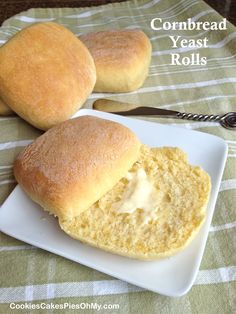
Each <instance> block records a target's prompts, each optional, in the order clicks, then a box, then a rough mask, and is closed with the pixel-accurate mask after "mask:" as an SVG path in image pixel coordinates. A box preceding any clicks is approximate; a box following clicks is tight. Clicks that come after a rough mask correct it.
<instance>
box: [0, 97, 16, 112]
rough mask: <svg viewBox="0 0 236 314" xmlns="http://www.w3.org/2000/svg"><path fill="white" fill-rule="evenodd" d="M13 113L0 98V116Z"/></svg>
mask: <svg viewBox="0 0 236 314" xmlns="http://www.w3.org/2000/svg"><path fill="white" fill-rule="evenodd" d="M13 113H14V112H13V111H12V110H11V108H10V107H9V106H7V105H6V104H5V102H4V101H3V100H1V98H0V116H8V115H10V114H13Z"/></svg>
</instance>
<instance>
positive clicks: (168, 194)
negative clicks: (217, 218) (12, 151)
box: [14, 116, 211, 260]
mask: <svg viewBox="0 0 236 314" xmlns="http://www.w3.org/2000/svg"><path fill="white" fill-rule="evenodd" d="M14 174H15V177H16V179H17V181H18V182H19V184H20V185H21V186H22V188H23V189H24V190H25V192H26V193H27V194H28V195H29V196H30V197H31V198H32V199H33V200H34V201H35V202H37V203H38V204H40V205H41V206H42V207H43V208H44V209H45V210H47V211H49V212H50V213H52V214H54V215H56V216H57V217H58V220H59V224H60V226H61V228H62V229H63V230H64V231H65V232H66V233H67V234H69V235H70V236H71V237H73V238H75V239H78V240H81V241H82V242H85V243H87V244H90V245H92V246H95V247H98V248H101V249H104V250H106V251H109V252H112V253H116V254H120V255H124V256H128V257H132V258H138V259H143V260H151V259H156V258H163V257H167V256H170V255H172V254H174V253H176V252H178V251H179V250H181V249H183V248H184V247H185V246H186V245H187V244H188V243H189V242H190V240H191V239H193V237H194V235H195V234H196V233H197V231H198V230H199V228H200V226H201V224H202V223H203V221H204V218H205V211H206V206H207V202H208V198H209V194H210V189H211V182H210V177H209V176H208V174H207V173H206V172H205V171H203V170H202V169H201V168H199V167H196V166H191V165H190V164H189V163H188V161H187V157H186V154H185V153H184V152H182V151H181V150H180V149H178V148H168V147H164V148H149V147H147V146H144V145H141V144H140V142H139V140H138V139H137V137H136V136H135V134H134V133H133V132H132V131H130V130H129V129H128V128H126V127H125V126H123V125H121V124H119V123H115V122H112V121H109V120H104V119H100V118H96V117H91V116H83V117H79V118H76V119H72V120H69V121H66V122H63V123H61V124H59V125H57V126H55V127H53V128H52V129H50V130H49V131H47V132H46V133H45V134H43V135H42V136H40V137H39V138H38V139H36V141H35V142H33V143H32V144H31V145H29V146H28V147H26V148H25V149H24V150H23V151H22V152H21V153H20V154H19V155H18V157H17V159H16V161H15V164H14Z"/></svg>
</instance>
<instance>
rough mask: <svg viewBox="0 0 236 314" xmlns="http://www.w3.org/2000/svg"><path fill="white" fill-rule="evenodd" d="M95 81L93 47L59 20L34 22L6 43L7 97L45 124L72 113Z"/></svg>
mask: <svg viewBox="0 0 236 314" xmlns="http://www.w3.org/2000/svg"><path fill="white" fill-rule="evenodd" d="M95 81H96V69H95V65H94V62H93V59H92V57H91V55H90V53H89V51H88V49H87V48H86V47H85V45H84V44H83V43H82V42H81V41H80V40H79V39H78V38H76V36H75V35H74V34H73V33H71V32H70V31H69V30H68V29H66V28H65V27H63V26H61V25H59V24H56V23H51V22H48V23H38V24H33V25H31V26H29V27H27V28H25V29H23V30H22V31H20V32H18V33H17V34H16V35H15V36H13V37H12V38H11V39H10V40H9V41H8V42H7V43H6V44H5V45H3V46H2V47H1V48H0V95H1V98H2V99H3V101H4V102H5V103H6V104H8V105H9V107H10V108H12V110H13V111H15V112H16V113H17V114H18V115H19V116H21V117H22V118H23V119H25V120H26V121H28V122H29V123H31V124H32V125H34V126H35V127H37V128H39V129H43V130H47V129H49V128H51V127H52V126H54V125H56V124H58V123H59V122H62V121H64V120H66V119H68V118H69V117H71V116H72V115H73V114H74V113H75V112H76V111H77V109H79V108H80V107H81V106H82V105H83V103H84V102H85V100H86V99H87V97H88V96H89V95H90V93H91V92H92V90H93V87H94V84H95Z"/></svg>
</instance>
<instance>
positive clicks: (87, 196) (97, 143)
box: [14, 116, 140, 219]
mask: <svg viewBox="0 0 236 314" xmlns="http://www.w3.org/2000/svg"><path fill="white" fill-rule="evenodd" d="M139 148H140V142H139V140H138V139H137V138H136V136H135V135H134V134H133V133H132V132H131V131H130V130H129V129H128V128H126V127H125V126H123V125H121V124H118V123H116V122H112V121H108V120H104V119H100V118H96V117H91V116H83V117H79V118H76V119H71V120H68V121H66V122H63V123H61V124H59V125H57V126H55V127H54V128H52V129H50V130H49V131H47V132H46V133H44V134H43V135H42V136H40V137H39V138H37V139H36V141H35V142H33V143H32V144H31V145H29V146H28V147H26V148H25V149H24V150H23V151H22V152H21V153H20V154H19V156H18V157H17V159H16V161H15V164H14V174H15V177H16V180H17V181H18V183H19V184H20V185H21V186H22V187H23V189H24V190H25V192H26V193H27V194H28V195H29V196H30V197H31V198H32V199H33V200H34V201H35V202H37V203H38V204H40V205H41V206H42V207H43V208H44V209H45V210H48V211H49V212H50V213H53V214H54V215H56V216H58V217H61V218H62V219H71V218H72V217H75V216H78V215H79V214H80V213H81V212H82V211H84V210H86V209H87V208H88V207H90V206H91V205H92V204H93V203H94V202H96V201H97V200H98V199H99V198H100V197H101V196H102V195H104V194H105V193H106V192H107V191H108V190H110V189H111V188H112V187H113V186H114V185H115V184H116V183H117V182H118V181H119V180H120V179H121V178H122V177H123V176H124V175H125V174H126V173H127V171H128V169H129V168H130V167H131V166H132V165H133V163H134V162H135V161H136V160H137V158H138V153H139Z"/></svg>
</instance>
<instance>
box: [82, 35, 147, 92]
mask: <svg viewBox="0 0 236 314" xmlns="http://www.w3.org/2000/svg"><path fill="white" fill-rule="evenodd" d="M80 39H81V40H82V42H83V43H84V44H85V45H86V46H87V47H88V49H89V51H90V52H91V54H92V56H93V58H94V62H95V66H96V71H97V81H96V84H95V88H94V90H95V91H97V92H112V93H113V92H114V93H118V92H130V91H133V90H136V89H138V88H139V87H141V86H142V85H143V83H144V81H145V79H146V77H147V75H148V67H149V64H150V61H151V51H152V47H151V43H150V40H149V39H148V37H147V36H146V35H145V34H144V33H143V32H142V31H140V30H126V29H123V30H111V31H101V32H93V33H88V34H85V35H82V36H80Z"/></svg>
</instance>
